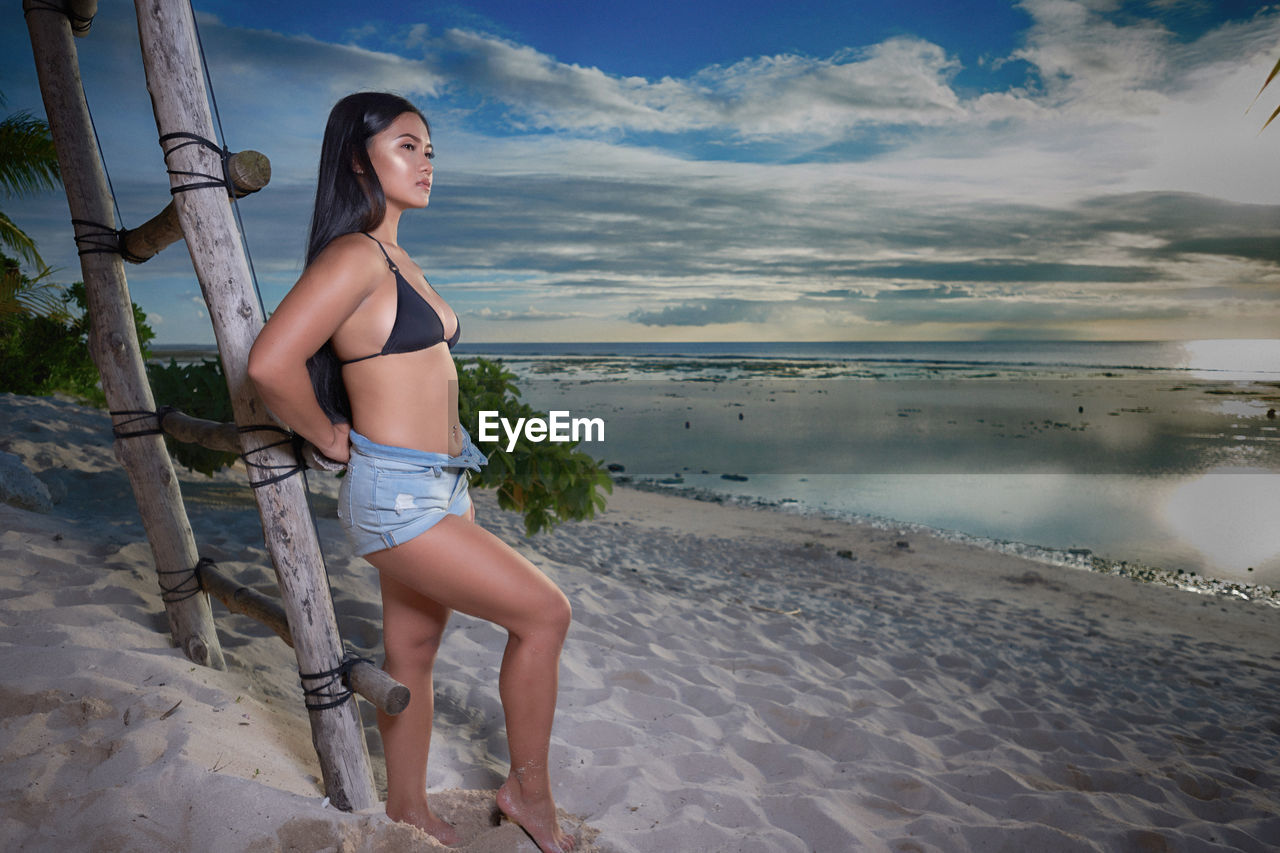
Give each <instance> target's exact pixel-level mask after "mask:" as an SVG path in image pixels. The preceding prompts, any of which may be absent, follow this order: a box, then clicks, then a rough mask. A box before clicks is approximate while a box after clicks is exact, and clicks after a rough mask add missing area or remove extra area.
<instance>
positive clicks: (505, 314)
mask: <svg viewBox="0 0 1280 853" xmlns="http://www.w3.org/2000/svg"><path fill="white" fill-rule="evenodd" d="M473 313H475V314H477V315H478V316H479V317H480V319H483V320H494V321H498V322H510V321H517V322H528V321H533V320H572V319H574V318H576V317H577V316H578V315H577V314H573V313H567V312H557V311H543V310H541V309H538V308H535V307H533V306H532V305H530V306H528V307H527V308H525V309H524V310H519V309H516V310H512V311H495V310H494V309H492V308H490V307H488V306H485V307H483V308H481V309H480V310H478V311H475V312H473Z"/></svg>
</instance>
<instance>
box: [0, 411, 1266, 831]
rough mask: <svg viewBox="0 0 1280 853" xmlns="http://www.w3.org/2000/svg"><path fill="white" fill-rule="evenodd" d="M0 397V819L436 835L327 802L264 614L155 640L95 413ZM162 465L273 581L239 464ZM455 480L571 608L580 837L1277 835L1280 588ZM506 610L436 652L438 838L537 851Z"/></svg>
mask: <svg viewBox="0 0 1280 853" xmlns="http://www.w3.org/2000/svg"><path fill="white" fill-rule="evenodd" d="M0 424H3V426H2V427H0V451H4V452H7V453H10V454H14V455H15V456H17V457H18V459H19V460H20V461H21V462H22V464H23V465H25V467H26V468H27V469H28V470H29V471H31V472H32V473H33V474H34V475H35V476H36V477H37V478H38V479H39V480H40V481H41V483H43V484H44V485H45V487H46V489H47V491H48V493H49V500H50V506H46V507H43V508H42V509H43V511H33V510H29V509H23V508H19V507H16V506H11V505H5V504H0V763H3V767H4V773H3V774H2V776H3V779H2V781H0V787H2V788H3V793H2V795H0V800H2V801H3V803H4V805H3V806H0V846H3V848H4V849H5V850H30V851H43V850H57V851H69V850H93V851H135V850H143V851H149V850H183V851H239V850H243V851H253V853H268V851H304V850H305V851H311V850H341V851H352V852H353V853H366V851H369V852H371V851H390V850H437V849H446V848H443V847H442V846H441V845H439V844H437V843H436V842H434V841H433V840H431V839H429V838H428V837H427V836H425V835H423V834H422V833H419V832H417V831H416V830H413V829H411V828H409V827H406V826H403V825H398V824H394V823H392V822H390V821H389V820H388V819H387V818H386V816H385V815H384V814H382V813H381V811H380V810H379V809H376V808H375V809H372V810H369V811H367V812H366V813H359V814H346V813H342V812H339V811H336V810H335V809H333V808H332V807H329V806H328V805H327V803H325V801H324V799H323V793H322V790H321V785H320V782H319V779H318V775H319V770H318V764H317V761H316V758H315V754H314V751H313V750H312V747H311V744H310V733H309V729H308V726H307V721H306V715H305V713H304V711H303V707H302V702H301V689H300V687H299V684H298V680H297V672H296V664H295V661H294V657H293V652H292V650H290V649H289V648H288V647H287V646H285V645H284V644H283V643H282V642H280V641H279V640H278V639H277V638H276V637H275V636H274V635H273V634H271V633H270V632H269V631H268V630H267V629H265V628H262V627H261V626H259V625H257V624H256V623H254V622H252V621H251V620H248V619H246V618H244V617H240V616H234V615H230V614H228V613H227V612H226V611H225V610H224V609H223V608H222V607H221V605H218V604H215V606H214V611H215V615H216V617H217V623H218V629H219V634H220V638H221V642H222V646H223V650H224V652H225V654H226V657H227V660H228V669H227V670H226V671H215V670H210V669H205V668H200V667H196V666H194V665H193V664H191V663H190V662H189V661H187V660H186V659H185V658H183V657H182V656H181V655H180V654H179V653H178V652H177V651H176V650H174V649H172V648H170V645H169V638H168V633H167V626H166V624H165V619H164V615H163V610H162V607H161V604H160V598H159V591H158V587H157V583H156V577H155V572H154V567H153V565H152V561H151V553H150V550H149V548H148V546H147V543H146V541H145V538H144V536H143V533H142V526H141V522H140V521H139V519H138V515H137V511H136V508H135V507H134V504H133V499H132V496H131V493H130V489H129V485H128V481H127V479H126V477H125V475H124V473H123V471H122V470H121V469H120V468H119V466H118V465H117V464H116V462H115V459H114V457H113V455H112V450H111V438H110V427H109V419H108V418H107V416H106V414H105V413H103V412H100V411H96V410H92V409H86V408H82V407H79V406H75V405H73V404H70V403H67V402H63V401H58V400H52V399H46V398H33V397H15V396H12V395H0ZM180 476H181V479H182V481H183V493H184V497H185V501H186V504H187V509H188V513H189V515H190V518H191V523H192V527H193V529H194V531H195V537H196V541H197V542H198V543H199V545H200V551H201V553H202V555H204V556H207V557H210V558H212V559H214V560H216V561H217V562H218V564H219V566H220V567H221V568H222V569H223V570H224V571H226V572H227V573H229V574H231V575H233V576H235V577H237V578H239V579H240V580H241V581H242V582H244V583H247V584H249V585H251V586H254V587H256V588H259V589H261V590H262V591H265V592H273V591H274V583H273V575H272V570H271V568H270V565H269V563H268V560H267V558H266V554H265V549H264V547H263V545H262V541H261V539H262V534H261V528H260V526H259V522H258V518H257V514H256V510H255V509H254V505H253V502H252V496H251V495H250V493H249V490H248V488H247V487H245V485H244V476H243V473H242V472H241V471H239V470H234V469H233V470H229V471H226V472H222V473H221V474H219V475H218V476H216V477H214V478H207V477H204V476H203V475H199V474H193V473H190V472H186V471H181V472H180ZM310 485H311V491H312V493H313V505H314V509H315V512H316V516H317V521H318V527H319V531H320V535H321V540H322V542H323V544H324V547H325V553H326V559H327V562H328V567H329V572H330V580H331V585H332V588H333V592H334V597H335V605H336V609H337V612H338V614H339V622H340V627H341V630H342V632H343V635H344V637H345V639H346V641H347V643H348V644H349V645H350V646H351V647H352V648H353V649H354V650H356V651H358V652H361V653H364V654H367V655H369V656H371V657H374V658H378V657H379V654H380V653H379V623H380V605H379V599H378V591H377V582H376V577H375V576H374V573H373V570H372V569H371V568H370V567H368V565H367V564H365V563H364V562H363V561H362V560H359V559H357V558H354V557H353V556H351V553H350V549H349V547H348V545H347V543H346V541H345V539H344V537H343V534H342V532H341V530H340V528H339V526H338V522H337V520H336V517H335V516H334V496H335V494H336V490H337V485H336V481H335V480H333V479H332V478H331V477H328V476H321V475H316V474H315V473H313V474H312V475H311V476H310ZM476 502H477V513H478V520H479V521H480V522H481V523H482V524H484V525H485V526H486V527H488V528H489V529H491V530H493V531H494V532H495V533H497V534H498V535H499V536H501V537H503V538H504V539H506V540H507V541H508V542H510V543H512V545H513V546H514V547H516V548H517V549H518V550H520V551H521V552H522V553H524V554H525V555H527V556H528V557H529V558H530V559H532V560H533V561H534V562H535V563H537V564H538V565H539V566H540V567H542V568H543V569H544V570H545V571H546V572H547V573H548V574H549V575H550V576H551V577H552V578H553V579H554V580H555V581H556V582H557V583H558V584H559V585H560V586H561V587H562V588H563V589H564V591H565V592H566V594H567V595H568V596H569V598H570V600H571V601H572V603H573V606H574V613H575V622H574V626H573V628H572V629H571V631H570V635H569V639H568V643H567V645H566V648H565V652H564V658H563V665H562V672H561V692H560V705H559V713H558V716H557V720H556V725H555V731H554V735H553V741H552V750H551V758H552V762H553V765H554V769H553V778H554V779H555V783H556V789H555V795H556V799H557V803H558V804H559V806H560V807H561V809H562V811H563V812H564V822H565V824H566V826H572V827H574V831H575V832H576V833H578V834H579V836H580V837H581V838H582V839H583V841H584V842H585V843H584V844H583V845H582V847H581V849H584V850H587V851H607V852H608V853H632V851H637V852H638V853H647V851H690V853H693V851H707V853H730V851H734V853H746V851H757V852H758V853H775V851H797V853H798V852H799V851H821V853H830V852H834V851H849V850H858V851H864V850H865V851H903V853H905V852H906V851H939V853H950V851H983V853H987V851H1025V850H1037V851H1047V852H1048V853H1053V852H1054V851H1264V850H1273V849H1275V848H1276V846H1277V845H1278V844H1280V816H1278V815H1280V758H1277V756H1280V716H1278V715H1277V710H1276V709H1277V702H1278V701H1280V608H1277V607H1274V606H1272V605H1270V604H1268V603H1265V602H1260V601H1242V600H1238V599H1233V598H1229V597H1221V596H1216V597H1215V596H1207V595H1199V594H1193V593H1189V592H1183V591H1178V590H1174V589H1169V588H1166V587H1162V586H1157V585H1153V584H1145V583H1139V582H1136V581H1133V580H1130V579H1127V578H1121V577H1113V576H1107V575H1102V574H1097V573H1091V572H1087V571H1083V570H1073V569H1069V568H1062V567H1057V566H1050V565H1046V564H1042V563H1036V562H1032V561H1028V560H1025V559H1022V558H1019V557H1015V556H1011V555H1007V554H1000V553H994V552H991V551H986V550H981V549H978V548H975V547H970V546H967V545H963V544H959V543H956V542H950V541H943V540H940V539H932V538H929V537H928V536H926V535H924V534H922V533H919V532H914V531H913V532H902V531H897V530H892V529H881V528H874V527H869V526H859V525H855V524H850V523H844V522H836V521H830V520H822V519H816V518H805V517H801V516H796V515H789V514H785V513H780V512H774V511H767V510H761V509H750V508H745V507H734V506H725V505H719V504H715V503H705V502H698V501H693V500H688V499H685V498H680V497H675V496H671V495H665V494H655V493H651V492H642V491H637V490H631V489H626V488H619V489H617V490H616V491H615V493H614V495H613V496H612V497H611V499H610V501H609V509H608V511H607V512H606V513H605V514H604V515H602V516H601V517H599V518H597V519H595V520H593V521H590V522H580V523H572V524H566V525H563V526H562V527H560V528H557V529H556V530H555V531H554V532H552V533H550V534H543V535H540V536H537V537H534V538H531V539H530V538H525V537H524V536H523V535H522V532H521V531H522V526H521V520H520V519H519V518H518V517H517V516H515V515H513V514H510V513H504V512H502V511H500V510H499V509H498V508H497V506H496V501H495V500H494V498H493V496H492V495H491V494H487V493H483V492H481V493H477V496H476ZM504 639H505V637H504V635H503V634H502V632H501V631H500V630H499V629H497V628H495V627H493V626H491V625H489V624H487V623H482V622H478V621H475V620H472V619H469V618H467V617H465V616H455V617H454V621H453V622H452V623H451V627H450V629H449V632H448V634H447V636H446V640H445V644H444V647H443V649H442V652H441V657H440V661H439V663H438V665H437V669H436V726H435V730H434V734H433V740H432V755H431V768H430V772H429V778H428V784H429V789H430V791H431V793H432V797H433V803H434V804H435V805H436V807H437V809H438V810H439V811H440V812H441V813H442V814H443V816H445V817H446V818H447V819H450V820H453V821H456V822H457V823H458V825H459V826H460V828H461V829H462V830H463V835H464V837H465V839H466V841H465V843H464V845H463V846H461V847H459V848H454V849H461V850H467V851H508V850H512V851H514V850H533V849H534V848H533V846H532V844H531V843H530V842H529V841H528V840H527V839H526V838H525V836H524V835H523V833H521V831H520V830H519V829H518V828H516V827H514V826H512V825H510V824H502V825H495V822H494V820H493V816H494V805H493V799H492V792H493V790H494V789H496V787H497V786H498V784H499V783H500V782H501V780H502V779H503V778H504V777H505V774H506V768H507V765H506V746H505V736H504V732H503V723H502V714H501V707H500V705H499V702H498V696H497V670H498V663H499V658H500V654H501V649H502V644H503V642H504ZM361 713H362V715H363V718H364V720H365V722H366V736H367V738H368V742H369V747H370V752H371V755H372V757H373V763H374V767H375V776H376V777H377V779H378V784H379V786H381V785H382V779H381V761H382V759H381V744H380V742H379V740H378V735H377V730H376V728H375V726H374V725H373V711H372V708H371V707H369V706H368V705H367V704H365V703H363V702H362V703H361Z"/></svg>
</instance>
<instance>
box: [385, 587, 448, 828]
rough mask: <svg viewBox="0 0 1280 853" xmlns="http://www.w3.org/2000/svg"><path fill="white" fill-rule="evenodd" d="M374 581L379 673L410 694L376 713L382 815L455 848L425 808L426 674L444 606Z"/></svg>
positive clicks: (429, 708) (431, 706)
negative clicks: (392, 711) (391, 711)
mask: <svg viewBox="0 0 1280 853" xmlns="http://www.w3.org/2000/svg"><path fill="white" fill-rule="evenodd" d="M380 581H381V584H382V636H383V646H384V648H385V649H386V661H385V662H384V663H383V669H385V670H386V671H387V673H388V674H389V675H390V676H391V677H392V678H394V679H395V680H396V681H399V682H400V683H401V684H403V685H404V686H405V687H408V688H409V692H410V695H411V698H410V700H409V706H408V707H407V708H405V709H404V710H403V711H402V712H401V713H399V714H397V715H395V716H391V715H388V714H384V713H382V712H381V711H379V712H378V731H379V732H381V733H382V752H383V755H384V756H385V757H386V761H387V817H389V818H391V819H392V820H398V821H404V822H405V823H411V824H413V825H414V826H417V827H418V828H419V829H422V830H424V831H425V832H428V833H430V834H431V835H433V836H435V837H436V838H438V839H439V840H440V841H441V842H442V843H444V844H457V843H458V841H459V838H458V833H457V832H456V831H455V830H454V828H453V827H452V826H450V825H449V824H447V823H445V822H444V821H442V820H440V819H439V818H437V817H436V816H435V815H434V814H432V812H431V809H430V808H429V807H428V806H427V755H428V751H429V750H430V748H431V717H432V714H433V712H434V710H435V693H434V690H433V686H432V680H431V670H432V667H433V666H434V665H435V660H436V652H437V651H438V650H439V648H440V638H441V636H442V635H443V634H444V626H445V623H447V622H448V621H449V608H447V607H445V606H443V605H442V604H440V603H439V602H438V601H434V600H432V599H430V598H428V597H427V596H425V595H422V594H421V593H419V592H416V591H414V590H413V589H411V588H409V587H407V586H405V585H404V584H402V583H400V582H399V581H397V580H395V579H394V578H392V577H391V576H389V575H387V574H385V573H383V574H381V575H380Z"/></svg>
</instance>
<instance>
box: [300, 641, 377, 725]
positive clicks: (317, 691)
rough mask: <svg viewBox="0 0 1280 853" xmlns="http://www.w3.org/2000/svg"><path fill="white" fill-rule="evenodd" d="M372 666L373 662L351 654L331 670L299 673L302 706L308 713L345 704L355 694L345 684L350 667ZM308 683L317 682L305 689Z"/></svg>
mask: <svg viewBox="0 0 1280 853" xmlns="http://www.w3.org/2000/svg"><path fill="white" fill-rule="evenodd" d="M361 662H363V663H368V664H372V663H373V661H372V660H370V659H369V658H366V657H361V656H359V655H357V654H354V653H352V652H347V653H346V654H344V655H343V656H342V661H341V662H340V663H339V664H338V665H337V666H335V667H334V668H333V669H326V670H325V671H323V672H311V673H309V672H300V673H298V678H299V680H300V681H301V682H302V704H303V705H305V706H306V708H307V710H308V711H327V710H329V709H330V708H336V707H338V706H339V705H341V704H342V703H344V702H346V701H347V700H348V699H350V698H351V697H352V696H354V695H355V694H354V693H353V692H352V691H351V688H350V686H349V684H348V683H347V679H348V676H349V675H350V673H351V667H353V666H355V665H356V664H357V663H361ZM308 681H319V682H322V683H320V684H317V685H315V686H314V687H307V682H308Z"/></svg>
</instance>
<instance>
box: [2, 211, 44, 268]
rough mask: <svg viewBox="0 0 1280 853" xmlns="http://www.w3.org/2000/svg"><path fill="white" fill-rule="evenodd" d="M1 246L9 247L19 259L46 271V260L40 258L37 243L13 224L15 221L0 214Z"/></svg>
mask: <svg viewBox="0 0 1280 853" xmlns="http://www.w3.org/2000/svg"><path fill="white" fill-rule="evenodd" d="M0 244H3V245H5V246H7V247H8V248H10V249H12V250H13V251H14V252H17V253H18V255H19V257H21V258H22V260H24V261H26V262H27V263H29V264H31V265H32V266H36V267H39V268H41V269H44V267H45V266H46V264H45V262H44V259H43V258H41V257H40V253H39V252H37V251H36V241H35V240H32V239H31V238H30V237H28V236H27V233H26V232H25V231H23V230H22V229H21V228H19V227H18V226H17V225H14V224H13V220H12V219H10V218H9V217H8V216H6V215H5V214H4V213H3V212H0Z"/></svg>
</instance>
